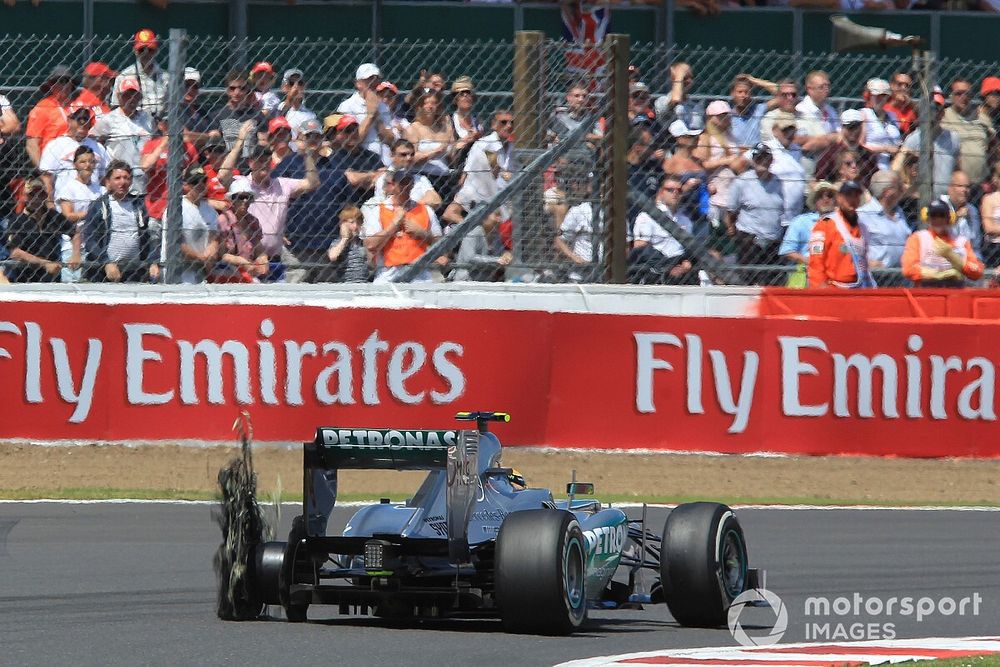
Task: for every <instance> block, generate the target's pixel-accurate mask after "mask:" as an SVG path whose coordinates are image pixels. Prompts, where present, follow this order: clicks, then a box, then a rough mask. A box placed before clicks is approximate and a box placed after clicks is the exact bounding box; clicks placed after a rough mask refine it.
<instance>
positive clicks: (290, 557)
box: [278, 516, 309, 623]
mask: <svg viewBox="0 0 1000 667" xmlns="http://www.w3.org/2000/svg"><path fill="white" fill-rule="evenodd" d="M305 536H306V531H305V526H303V524H302V517H301V516H297V517H295V518H294V519H292V529H291V531H289V533H288V544H286V545H285V552H284V556H283V558H282V562H281V572H280V574H279V576H278V598H279V600H280V602H281V606H282V608H284V610H285V618H287V619H288V622H289V623H304V622H305V621H306V612H307V610H308V609H309V605H308V604H293V603H292V600H291V586H292V584H294V583H295V561H296V558H297V557H298V552H299V546H300V544H299V543H300V542H301V541H302V539H303V538H305Z"/></svg>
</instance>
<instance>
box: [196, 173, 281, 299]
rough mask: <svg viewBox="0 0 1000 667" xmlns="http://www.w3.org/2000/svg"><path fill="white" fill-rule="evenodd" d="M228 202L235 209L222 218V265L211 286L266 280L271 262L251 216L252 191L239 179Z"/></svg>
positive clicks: (247, 182) (260, 233) (260, 234)
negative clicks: (214, 284)
mask: <svg viewBox="0 0 1000 667" xmlns="http://www.w3.org/2000/svg"><path fill="white" fill-rule="evenodd" d="M226 198H227V199H228V200H229V202H230V203H231V204H232V206H231V207H230V208H229V209H228V210H225V211H223V212H222V213H220V214H219V255H220V257H219V263H218V264H216V266H215V268H214V270H213V271H212V274H211V276H210V278H209V280H210V281H211V282H215V283H222V282H227V283H229V282H235V283H250V282H257V281H259V280H260V279H262V278H264V277H265V276H267V270H268V258H267V252H265V250H264V245H263V239H264V236H263V232H262V231H261V229H260V221H259V220H258V219H257V218H256V216H254V214H253V213H251V212H250V205H251V204H252V203H253V200H254V194H253V188H251V187H250V183H249V181H247V180H246V179H236V180H234V181H233V183H232V185H230V186H229V192H227V193H226Z"/></svg>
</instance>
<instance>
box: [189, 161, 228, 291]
mask: <svg viewBox="0 0 1000 667" xmlns="http://www.w3.org/2000/svg"><path fill="white" fill-rule="evenodd" d="M207 185H208V175H207V174H205V170H204V169H203V168H202V166H201V165H199V164H193V165H191V166H189V167H188V168H187V169H185V170H184V185H183V189H184V196H183V197H182V198H181V257H182V259H183V265H182V269H181V282H183V283H185V284H187V285H192V284H197V283H203V282H205V278H206V277H207V276H208V274H209V273H210V272H211V271H212V270H213V269H214V268H215V263H216V262H217V261H218V259H219V214H218V213H217V212H216V211H215V209H213V208H212V207H211V206H209V204H208V202H207V201H205V189H206V187H207Z"/></svg>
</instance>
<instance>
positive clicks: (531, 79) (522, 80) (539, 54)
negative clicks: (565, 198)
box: [513, 30, 545, 148]
mask: <svg viewBox="0 0 1000 667" xmlns="http://www.w3.org/2000/svg"><path fill="white" fill-rule="evenodd" d="M544 41H545V33H542V32H539V31H536V30H525V31H522V32H519V33H517V34H516V35H515V36H514V109H513V111H514V136H516V137H517V147H518V148H538V147H540V146H541V145H542V140H543V139H544V137H543V134H542V129H543V119H542V116H543V114H541V113H539V111H540V110H542V109H543V108H544V106H543V105H541V104H540V103H541V102H542V101H544V99H545V81H544V76H545V68H544V67H543V66H542V65H543V63H544V57H543V43H544Z"/></svg>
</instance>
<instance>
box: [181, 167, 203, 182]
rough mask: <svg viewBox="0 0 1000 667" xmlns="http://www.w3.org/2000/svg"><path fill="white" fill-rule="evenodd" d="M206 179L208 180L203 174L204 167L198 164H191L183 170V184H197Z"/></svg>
mask: <svg viewBox="0 0 1000 667" xmlns="http://www.w3.org/2000/svg"><path fill="white" fill-rule="evenodd" d="M206 179H208V174H206V173H205V169H204V167H202V166H201V165H200V164H192V165H190V166H189V167H188V168H187V169H185V170H184V182H185V183H197V182H198V181H204V180H206Z"/></svg>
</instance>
